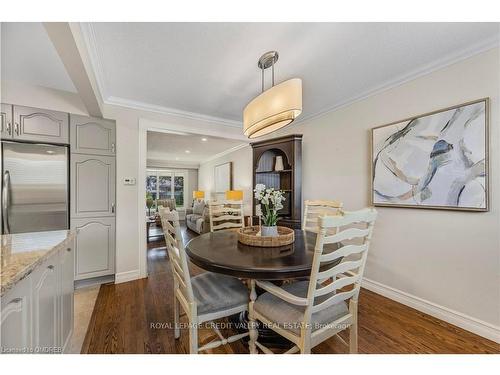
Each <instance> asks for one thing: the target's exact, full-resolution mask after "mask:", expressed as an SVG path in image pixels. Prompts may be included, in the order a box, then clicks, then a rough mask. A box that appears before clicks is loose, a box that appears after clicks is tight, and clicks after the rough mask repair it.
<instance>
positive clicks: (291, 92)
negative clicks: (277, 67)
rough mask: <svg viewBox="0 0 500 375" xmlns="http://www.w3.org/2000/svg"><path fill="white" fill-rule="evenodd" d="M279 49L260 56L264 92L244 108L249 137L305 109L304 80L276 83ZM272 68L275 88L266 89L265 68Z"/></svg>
mask: <svg viewBox="0 0 500 375" xmlns="http://www.w3.org/2000/svg"><path fill="white" fill-rule="evenodd" d="M276 61H278V52H276V51H271V52H267V53H265V54H264V55H262V56H261V58H260V59H259V62H258V64H257V65H258V67H259V68H260V69H261V70H262V93H261V94H260V95H259V96H257V97H256V98H254V99H253V100H252V101H251V102H250V103H248V104H247V106H246V107H245V109H244V110H243V131H244V134H245V135H246V136H247V137H248V138H256V137H260V136H263V135H266V134H269V133H271V132H274V131H276V130H278V129H281V128H283V127H284V126H286V125H288V124H290V123H292V122H293V121H294V120H295V119H296V118H297V117H298V116H299V115H300V114H301V112H302V80H301V79H300V78H292V79H289V80H288V81H284V82H281V83H280V84H278V85H276V86H274V64H275V63H276ZM269 67H271V68H272V87H271V88H270V89H267V90H265V91H264V70H266V69H267V68H269Z"/></svg>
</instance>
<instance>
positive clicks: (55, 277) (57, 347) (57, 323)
mask: <svg viewBox="0 0 500 375" xmlns="http://www.w3.org/2000/svg"><path fill="white" fill-rule="evenodd" d="M73 292H74V242H70V243H69V244H68V245H67V246H66V247H64V248H63V249H61V250H59V251H58V252H56V253H54V254H53V255H51V256H50V257H49V258H48V259H47V260H46V261H45V262H43V263H42V264H40V265H39V266H37V267H36V268H35V269H34V270H33V271H32V273H31V274H29V275H27V276H26V277H25V278H24V279H23V280H21V281H20V282H18V283H17V284H16V285H14V286H13V287H12V289H11V290H9V291H8V292H7V293H6V294H5V295H3V296H2V298H1V301H2V304H1V306H2V310H1V316H0V318H1V327H0V328H1V330H0V332H1V340H0V353H62V352H63V350H64V349H65V348H67V346H68V343H69V342H70V339H71V336H72V334H73V324H74V302H73Z"/></svg>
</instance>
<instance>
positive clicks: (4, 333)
mask: <svg viewBox="0 0 500 375" xmlns="http://www.w3.org/2000/svg"><path fill="white" fill-rule="evenodd" d="M30 302H31V278H30V276H28V277H26V278H25V279H24V280H22V281H21V282H19V283H18V284H16V286H15V287H14V289H12V290H11V291H9V292H7V293H6V294H5V295H4V296H2V313H1V315H0V317H1V323H0V325H1V327H0V332H1V337H0V352H1V353H24V352H26V350H27V349H29V348H30V347H31V306H30Z"/></svg>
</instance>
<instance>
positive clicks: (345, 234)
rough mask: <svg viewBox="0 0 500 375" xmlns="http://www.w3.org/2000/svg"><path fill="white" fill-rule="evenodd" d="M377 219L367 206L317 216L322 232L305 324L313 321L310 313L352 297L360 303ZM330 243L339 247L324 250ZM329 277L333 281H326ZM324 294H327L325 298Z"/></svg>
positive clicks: (308, 295)
mask: <svg viewBox="0 0 500 375" xmlns="http://www.w3.org/2000/svg"><path fill="white" fill-rule="evenodd" d="M376 218H377V211H376V210H375V209H373V208H366V209H363V210H359V211H353V212H344V213H342V215H335V216H321V217H320V218H319V219H318V220H319V232H318V234H317V237H316V246H315V248H314V259H313V264H312V269H311V277H310V280H309V289H308V293H307V307H306V312H305V316H304V319H305V324H306V325H307V324H309V323H310V321H311V314H314V313H316V312H318V311H321V310H324V309H326V308H328V307H330V306H332V305H335V304H337V303H339V302H342V301H347V300H349V299H353V300H354V301H355V302H357V299H358V295H359V289H360V287H361V280H362V277H363V272H364V268H365V263H366V257H367V254H368V248H369V246H370V240H371V236H372V232H373V226H374V224H375V220H376ZM332 228H335V229H336V233H335V234H333V235H329V234H327V232H328V230H329V229H332ZM328 244H336V245H337V246H338V248H337V249H336V250H335V251H329V252H327V253H324V252H323V250H324V247H325V245H328ZM329 264H332V265H331V266H329ZM328 279H331V282H330V283H329V284H326V283H325V281H326V280H328ZM325 284H326V285H325ZM332 292H333V293H334V294H331V293H332ZM325 295H328V297H327V298H325ZM318 297H321V302H319V303H315V302H316V299H317V298H318Z"/></svg>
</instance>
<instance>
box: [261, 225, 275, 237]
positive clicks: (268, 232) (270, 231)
mask: <svg viewBox="0 0 500 375" xmlns="http://www.w3.org/2000/svg"><path fill="white" fill-rule="evenodd" d="M260 233H261V236H262V237H278V227H277V226H276V225H273V226H271V227H267V226H265V225H263V226H262V228H261V229H260Z"/></svg>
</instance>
